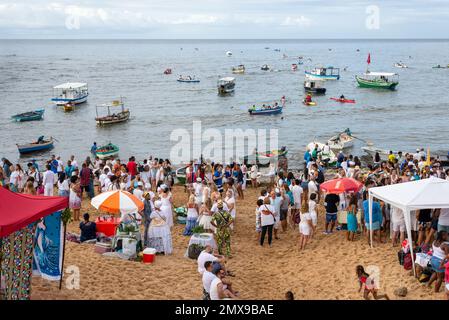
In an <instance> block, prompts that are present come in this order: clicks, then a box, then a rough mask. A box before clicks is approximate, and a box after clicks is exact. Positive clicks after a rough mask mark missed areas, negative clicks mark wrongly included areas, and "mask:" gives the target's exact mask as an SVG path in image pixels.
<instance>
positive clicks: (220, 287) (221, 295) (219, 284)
mask: <svg viewBox="0 0 449 320" xmlns="http://www.w3.org/2000/svg"><path fill="white" fill-rule="evenodd" d="M212 273H213V274H214V275H215V278H214V279H213V280H212V282H211V284H210V291H209V294H210V299H211V300H223V299H235V298H237V296H236V292H234V291H233V290H232V288H231V284H230V283H228V284H225V283H224V282H223V279H224V278H225V274H226V273H225V271H224V270H223V269H222V268H219V269H216V270H213V271H212Z"/></svg>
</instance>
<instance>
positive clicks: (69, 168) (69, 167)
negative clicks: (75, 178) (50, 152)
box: [64, 160, 75, 179]
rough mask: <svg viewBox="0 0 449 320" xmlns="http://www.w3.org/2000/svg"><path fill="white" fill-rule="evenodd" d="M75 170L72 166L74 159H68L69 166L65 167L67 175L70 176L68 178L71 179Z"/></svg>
mask: <svg viewBox="0 0 449 320" xmlns="http://www.w3.org/2000/svg"><path fill="white" fill-rule="evenodd" d="M73 171H75V168H74V167H73V166H72V161H70V160H69V161H67V166H66V167H65V170H64V173H65V176H66V177H68V179H70V177H71V176H72V173H73Z"/></svg>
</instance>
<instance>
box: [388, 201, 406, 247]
mask: <svg viewBox="0 0 449 320" xmlns="http://www.w3.org/2000/svg"><path fill="white" fill-rule="evenodd" d="M391 223H392V229H393V239H392V242H393V247H394V246H395V245H396V244H397V241H398V236H399V243H402V241H404V239H405V230H406V229H405V217H404V212H403V211H402V210H401V209H399V208H396V207H393V206H392V207H391Z"/></svg>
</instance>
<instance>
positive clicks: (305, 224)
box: [299, 212, 312, 236]
mask: <svg viewBox="0 0 449 320" xmlns="http://www.w3.org/2000/svg"><path fill="white" fill-rule="evenodd" d="M300 217H301V222H300V223H299V233H301V234H303V235H305V236H310V234H311V232H312V229H311V228H310V225H309V221H311V220H312V217H311V216H310V213H308V212H306V213H300Z"/></svg>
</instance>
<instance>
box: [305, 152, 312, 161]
mask: <svg viewBox="0 0 449 320" xmlns="http://www.w3.org/2000/svg"><path fill="white" fill-rule="evenodd" d="M311 160H312V155H311V154H310V151H309V150H307V151H306V153H304V161H305V162H306V164H308V163H309V162H310V161H311Z"/></svg>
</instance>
